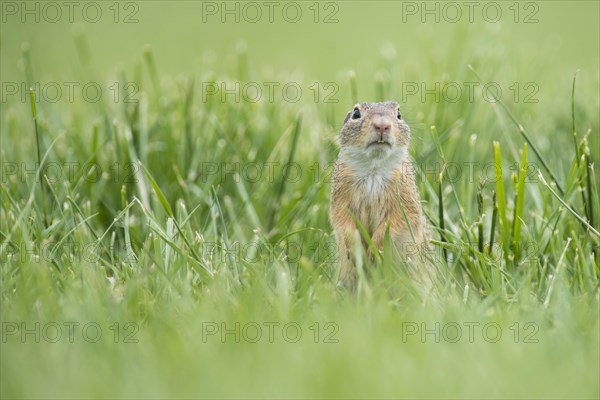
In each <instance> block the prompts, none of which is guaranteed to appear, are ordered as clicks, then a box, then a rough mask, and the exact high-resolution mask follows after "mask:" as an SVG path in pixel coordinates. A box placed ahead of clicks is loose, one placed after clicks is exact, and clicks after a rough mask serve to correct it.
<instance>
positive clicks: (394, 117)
mask: <svg viewBox="0 0 600 400" xmlns="http://www.w3.org/2000/svg"><path fill="white" fill-rule="evenodd" d="M339 141H340V152H339V155H338V159H337V161H336V163H335V166H334V170H333V181H332V187H331V209H330V214H331V223H332V225H333V228H334V231H335V238H336V242H337V250H338V263H339V280H340V282H341V283H343V284H346V285H349V286H353V285H354V284H355V283H356V278H357V271H356V267H355V263H354V254H355V243H356V242H355V240H356V239H357V238H359V237H360V236H359V235H358V233H357V229H356V225H355V223H354V220H353V217H355V218H356V219H357V220H358V221H360V223H361V224H362V225H363V226H364V227H365V229H366V231H367V233H368V234H369V235H370V237H371V239H372V241H373V244H374V245H375V247H376V248H377V249H378V250H382V249H383V245H384V238H385V233H386V229H387V226H388V225H389V230H390V236H391V238H392V241H393V243H394V245H395V246H394V247H395V248H396V254H398V255H400V256H402V257H403V259H404V260H406V259H411V260H414V259H417V258H419V253H418V251H419V250H421V251H422V249H423V248H424V247H426V246H427V243H428V236H429V234H428V227H427V220H426V219H425V217H424V214H423V210H422V208H421V203H420V197H419V193H418V191H417V186H416V184H415V179H414V178H415V174H414V169H413V166H412V164H411V162H410V160H409V159H408V144H409V141H410V128H409V127H408V125H407V124H406V122H405V121H404V119H402V116H401V114H400V108H399V105H398V103H396V102H391V101H388V102H385V103H359V104H357V105H356V106H354V109H353V110H352V111H350V112H349V113H348V114H347V115H346V118H345V119H344V124H343V126H342V129H341V131H340V134H339ZM407 222H408V224H410V229H409V227H408V224H407ZM359 240H360V239H359ZM363 246H365V244H364V241H363ZM364 249H365V252H366V254H369V255H371V258H372V256H373V255H372V254H371V252H370V250H369V249H368V248H367V247H366V246H365V247H364Z"/></svg>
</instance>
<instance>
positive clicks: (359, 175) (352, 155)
mask: <svg viewBox="0 0 600 400" xmlns="http://www.w3.org/2000/svg"><path fill="white" fill-rule="evenodd" d="M406 153H407V151H406V148H395V149H391V148H388V147H387V146H383V147H376V148H369V149H364V148H349V149H346V150H345V151H344V154H343V157H344V159H345V160H346V162H347V165H348V167H349V168H350V169H351V170H352V172H351V173H352V174H353V175H354V177H355V189H356V192H355V193H353V194H354V197H355V199H356V200H359V198H362V200H365V201H372V200H375V199H378V198H380V197H381V195H382V193H383V192H384V191H385V190H386V189H387V188H389V186H390V185H391V184H392V181H393V178H394V175H395V173H396V171H397V170H398V168H400V167H401V165H402V163H403V162H404V160H405V159H406V156H407V154H406Z"/></svg>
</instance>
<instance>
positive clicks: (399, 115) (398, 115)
mask: <svg viewBox="0 0 600 400" xmlns="http://www.w3.org/2000/svg"><path fill="white" fill-rule="evenodd" d="M396 117H398V119H402V115H401V114H400V110H398V114H397V115H396Z"/></svg>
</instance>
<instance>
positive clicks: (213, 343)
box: [0, 2, 600, 398]
mask: <svg viewBox="0 0 600 400" xmlns="http://www.w3.org/2000/svg"><path fill="white" fill-rule="evenodd" d="M190 7H191V6H190ZM349 7H354V8H356V7H358V6H357V5H356V2H353V3H352V6H349ZM555 7H558V6H555ZM354 8H352V9H351V10H350V11H348V10H347V9H346V8H343V10H342V11H344V10H346V14H343V15H342V16H344V17H348V18H350V17H352V16H353V17H356V15H359V14H357V13H359V11H357V10H354ZM351 11H352V12H351ZM584 14H586V13H583V12H582V18H584ZM587 14H589V13H587ZM553 15H554V14H553ZM544 16H545V17H548V19H551V17H552V15H550V14H548V15H544ZM382 18H388V16H383V17H382ZM596 22H597V21H596ZM351 25H352V24H349V25H344V24H340V26H338V27H337V28H338V29H339V35H338V34H336V35H335V36H333V37H326V38H325V39H324V40H326V41H332V42H335V43H338V44H341V43H346V44H347V43H348V41H347V40H346V39H347V37H348V35H347V34H348V33H349V32H352V29H351ZM311 26H312V25H311ZM43 28H44V27H40V28H39V29H40V32H43ZM204 28H205V27H202V29H204ZM301 28H302V29H305V31H306V32H308V28H307V27H306V26H302V27H301ZM446 28H448V27H446ZM446 28H442V27H441V28H440V29H441V30H443V29H446ZM536 28H537V27H536ZM539 28H540V29H548V27H546V26H545V25H541V26H540V27H539ZM592 28H594V29H596V30H597V28H598V26H593V27H592ZM8 29H9V28H7V27H6V26H4V27H3V30H2V38H3V41H2V46H3V47H2V51H3V52H8V53H9V54H14V52H13V53H11V52H12V51H13V50H12V49H14V48H18V46H20V43H18V45H15V43H14V42H15V41H16V40H17V39H10V38H7V37H6V35H7V30H8ZM19 29H22V28H19ZM19 29H15V33H16V34H20V35H21V36H24V37H25V38H26V37H27V35H26V34H24V33H23V32H21V31H19ZM44 29H45V28H44ZM119 29H120V28H119ZM146 29H147V34H148V35H151V34H152V32H151V31H152V29H150V28H146ZM173 29H177V27H174V28H173ZM286 29H287V28H286ZM290 29H291V28H290ZM299 29H300V28H299ZM302 29H300V31H301V30H302ZM315 29H317V30H319V29H324V28H323V27H317V28H315ZM377 29H381V31H379V32H385V29H383V28H382V27H378V28H377ZM494 29H496V28H494ZM494 29H490V30H489V31H487V30H485V31H482V32H483V33H481V35H480V36H478V35H473V33H474V32H479V31H477V27H476V26H462V25H461V26H457V27H456V29H454V28H453V29H451V31H452V32H453V34H454V35H455V37H456V38H457V39H460V40H462V42H461V43H463V45H464V49H463V50H460V49H459V48H458V47H456V46H458V45H456V44H450V45H449V46H450V47H448V48H447V49H441V48H440V47H439V46H437V45H436V40H435V38H432V37H429V36H427V35H426V34H424V35H423V36H422V37H421V36H420V37H419V38H417V39H415V40H417V43H415V44H412V45H411V46H409V47H408V48H406V52H407V53H409V54H414V53H413V52H414V51H416V50H415V49H419V51H422V54H421V56H420V58H419V61H418V62H416V61H411V60H410V59H406V58H403V57H394V56H390V55H389V54H392V53H393V51H392V50H390V49H389V45H387V46H388V47H386V46H384V50H383V51H380V48H381V46H382V45H385V43H386V42H385V41H384V40H381V42H377V44H376V45H375V46H374V47H375V50H373V51H374V55H373V58H372V63H367V64H364V63H359V62H356V61H355V62H354V64H353V63H352V62H351V61H349V60H351V59H352V58H349V56H348V54H350V53H349V52H348V51H349V50H348V49H341V50H340V57H341V58H342V59H343V60H346V61H344V63H343V64H342V65H340V66H338V67H336V68H334V67H332V66H331V63H325V62H324V61H321V60H320V58H319V57H320V55H319V54H315V55H307V60H306V65H305V68H306V71H310V72H307V73H306V76H303V74H299V73H297V72H294V71H285V70H277V69H270V68H269V65H272V64H276V58H275V56H274V55H273V54H272V53H268V49H266V48H265V47H264V46H263V45H261V44H260V42H257V41H256V40H254V39H255V36H253V35H257V32H255V31H250V32H249V33H248V35H249V36H248V38H247V40H248V42H249V45H248V46H247V47H246V46H237V48H236V49H234V48H233V47H226V48H227V50H223V51H226V52H227V54H229V55H230V56H231V59H230V60H231V61H232V62H231V63H229V64H227V66H219V65H215V64H214V63H213V62H212V61H211V58H210V57H208V61H202V63H203V64H202V68H201V69H200V70H199V72H198V71H192V67H189V66H186V64H185V62H186V60H187V58H186V57H185V56H180V58H176V59H173V58H169V57H161V56H160V55H159V54H160V51H157V52H156V53H155V51H154V49H153V47H141V46H140V47H139V48H138V49H137V56H136V58H135V60H134V61H132V62H129V61H126V62H124V65H123V66H121V67H119V68H118V69H117V70H116V72H115V70H109V69H104V67H102V68H100V67H98V65H101V66H104V65H105V64H106V63H107V62H108V61H107V59H106V57H109V52H106V51H104V52H102V51H101V50H97V51H98V52H99V53H100V54H96V53H95V50H94V49H95V47H94V46H90V43H91V44H94V43H96V42H94V40H93V38H96V36H94V35H97V34H98V32H97V31H94V30H93V29H91V28H89V31H90V32H86V30H85V29H84V30H83V33H82V32H79V31H77V32H76V36H75V38H72V37H70V35H71V33H70V32H69V33H68V36H69V38H70V40H72V42H73V43H76V46H74V48H76V49H78V50H75V51H74V56H75V57H76V59H77V60H79V61H78V62H80V64H78V65H80V66H77V67H73V70H74V71H76V73H74V74H75V75H76V76H78V77H79V78H78V79H80V80H81V81H82V82H86V81H90V80H92V81H93V80H94V79H96V80H97V81H98V82H115V81H117V82H119V83H120V87H121V88H124V87H125V84H126V83H127V82H135V84H136V85H137V89H139V90H138V92H137V98H138V99H139V102H137V103H125V102H123V101H118V102H114V101H112V100H111V99H110V96H109V95H105V96H104V97H103V98H102V101H100V102H98V103H89V102H82V101H75V102H73V103H69V102H66V101H60V102H57V103H55V104H52V103H50V102H48V101H43V100H42V101H40V102H39V103H37V104H36V106H37V107H35V108H34V110H32V108H31V106H30V103H29V99H27V102H22V101H20V98H18V99H15V98H12V99H11V100H9V101H6V102H3V103H2V110H1V115H0V128H1V132H2V136H1V139H2V146H1V148H0V154H1V157H2V168H3V170H2V173H3V175H2V181H1V188H2V197H1V202H2V208H1V211H0V219H1V227H0V236H1V238H2V253H1V256H2V259H1V265H2V268H1V270H0V276H1V279H2V282H1V289H0V296H1V305H0V314H1V320H2V321H1V322H2V343H1V353H0V367H1V376H0V395H1V397H2V398H64V397H72V398H81V397H84V398H166V397H209V398H215V397H216V398H264V397H272V398H281V397H286V398H304V397H314V398H324V397H335V398H598V396H599V395H600V382H599V379H598V376H599V374H600V367H599V363H598V360H599V358H600V348H599V339H600V320H599V313H598V309H599V293H600V292H599V283H600V267H599V257H600V255H599V254H598V253H599V252H600V248H599V245H600V237H599V236H598V233H597V231H598V230H599V225H600V224H599V216H600V199H599V197H600V196H599V194H600V192H599V190H598V187H599V186H600V180H599V178H598V173H597V162H598V160H600V146H599V140H598V137H599V136H600V135H598V131H599V128H600V126H599V120H598V110H599V109H600V100H599V99H598V87H600V82H599V80H598V75H597V72H598V64H597V60H594V59H593V58H592V59H584V58H583V56H582V57H581V58H578V59H577V61H576V62H575V61H573V60H568V59H564V58H561V59H560V60H558V61H557V62H556V63H553V64H552V63H551V64H552V65H551V66H548V67H547V68H546V69H541V70H538V67H537V66H536V65H532V64H531V62H530V61H527V60H529V59H535V60H540V59H542V60H545V59H548V57H549V54H551V55H552V54H554V53H552V52H550V53H548V52H549V50H547V48H546V47H544V46H545V44H546V43H547V42H543V44H544V46H536V44H535V43H534V42H535V41H525V43H524V44H523V45H524V46H528V47H527V48H528V51H530V54H527V55H521V56H520V58H519V57H517V58H515V59H514V63H515V65H518V66H519V67H520V69H519V68H513V67H512V66H510V65H506V68H505V67H502V68H498V65H500V64H502V63H503V62H504V61H505V60H504V59H503V57H502V55H501V54H500V53H498V54H496V53H494V52H490V50H489V48H488V46H489V43H490V40H496V41H500V40H508V41H507V44H506V46H507V48H508V49H507V50H506V52H509V53H510V52H512V51H516V50H514V48H512V47H511V46H512V44H511V43H510V40H509V39H510V38H511V37H512V36H511V35H512V34H513V33H512V32H511V31H510V29H507V28H506V27H504V26H502V27H497V31H495V30H494ZM519 29H525V28H522V27H521V28H519ZM531 29H532V32H537V31H535V29H534V28H531ZM311 32H312V31H311ZM377 32H378V31H377V30H375V32H374V33H373V35H374V37H375V36H377V35H378V33H377ZM112 34H113V33H109V32H108V31H106V35H107V37H110V35H112ZM166 34H167V35H169V33H166ZM313 34H315V33H314V32H313V33H307V35H309V37H312V36H310V35H313ZM535 34H536V35H537V33H535ZM571 34H572V35H574V36H573V37H575V38H578V40H579V39H580V40H581V41H582V43H583V42H584V41H585V40H588V39H586V34H584V33H577V32H574V33H571ZM17 37H19V36H18V35H17ZM377 37H379V36H377ZM131 40H133V39H131ZM161 40H162V39H161ZM222 40H223V43H224V44H225V45H226V44H227V41H228V37H227V36H224V38H223V39H222ZM293 40H294V39H292V41H293ZM364 40H365V39H364V38H357V43H356V44H357V46H358V45H361V44H363V41H364ZM394 40H396V39H394ZM398 40H399V39H398ZM589 40H591V39H589ZM182 41H183V42H182V44H181V46H182V48H183V47H184V46H185V43H186V42H185V39H184V38H183V39H182ZM6 42H8V44H5V43H6ZM127 43H129V42H127ZM150 43H154V42H152V41H150ZM157 43H160V41H158V42H157ZM586 43H587V42H586ZM592 43H593V41H592ZM350 44H352V42H351V41H350ZM582 46H583V47H585V48H588V47H586V46H587V45H584V44H582ZM158 47H159V48H160V49H162V51H163V52H164V51H166V50H165V49H166V48H165V47H161V46H158ZM392 47H395V48H396V54H399V53H400V52H401V51H402V50H404V49H403V48H402V46H401V42H394V43H393V46H392ZM538 47H539V48H538ZM591 47H593V46H591ZM204 50H206V49H204ZM18 51H22V53H21V54H20V55H18V54H17V55H18V56H19V57H20V58H21V61H20V64H19V65H20V67H21V68H22V70H18V69H14V70H13V71H9V72H6V74H7V75H5V76H3V81H5V80H11V79H15V80H19V81H20V80H26V81H27V82H35V81H36V80H37V79H45V78H42V77H44V76H45V75H46V74H50V76H52V73H49V72H47V71H54V70H55V69H56V68H57V67H58V66H60V65H64V64H65V60H64V59H59V61H58V62H56V61H52V60H53V59H54V57H57V56H56V55H53V54H50V53H51V52H50V51H45V52H44V51H41V50H40V49H39V47H38V46H36V45H35V44H34V45H33V46H32V47H28V46H25V47H24V48H23V49H22V50H18ZM56 51H57V52H60V51H62V50H60V49H57V50H56ZM220 51H221V50H220ZM286 51H287V50H286ZM366 51H370V50H366ZM390 52H391V53H390ZM264 54H271V55H272V57H274V58H272V59H269V58H267V60H266V61H265V60H264V59H262V58H260V57H262V56H264ZM597 54H598V53H597V50H596V56H597ZM259 55H260V56H259ZM196 56H197V55H194V57H196ZM46 57H48V58H46ZM190 58H191V56H190ZM596 58H597V57H596ZM5 59H6V58H5V57H3V63H7V61H5ZM269 60H271V61H269ZM440 60H443V61H444V65H440V63H439V61H440ZM582 60H583V61H582ZM586 60H587V61H586ZM46 61H47V63H48V65H47V66H46V65H45V62H46ZM117 61H119V60H118V59H117V60H114V65H116V64H117ZM96 62H98V63H99V64H96ZM536 62H537V61H536ZM572 62H573V63H575V64H577V67H578V68H579V69H580V70H581V72H579V74H578V75H577V80H576V81H575V80H574V75H575V73H576V69H575V68H571V67H572ZM177 63H181V64H183V65H184V66H179V67H174V65H177ZM414 63H417V64H414ZM325 64H326V65H325ZM3 65H4V64H3ZM114 65H111V66H110V68H115V67H114ZM161 65H168V66H169V67H168V68H165V70H163V69H162V68H161ZM415 65H416V66H415ZM471 65H472V67H471ZM94 66H96V67H94ZM418 66H420V67H421V68H417V67H418ZM96 68H97V69H96ZM173 69H175V71H176V72H175V73H173V72H172V71H173ZM331 69H334V71H335V76H336V78H335V79H334V80H332V81H335V83H336V84H337V85H338V88H339V92H338V95H337V96H336V98H337V99H338V100H339V102H338V103H325V102H323V101H322V100H323V96H325V95H326V94H327V92H323V91H322V92H321V93H320V96H321V98H320V101H318V102H315V100H314V97H313V92H312V91H310V90H309V89H308V88H309V86H310V85H311V84H312V81H313V80H314V79H317V80H321V81H329V80H331V79H329V78H320V77H321V76H329V74H330V72H329V71H330V70H331ZM27 71H29V72H27ZM319 71H322V72H319ZM349 71H351V72H349ZM27 75H30V76H29V77H28V76H27ZM6 76H8V78H7V77H6ZM35 76H40V78H35ZM60 77H61V79H62V78H64V76H60ZM115 77H116V78H115ZM315 77H316V78H315ZM313 78H314V79H313ZM55 79H58V78H55ZM64 80H65V81H68V79H66V78H65V79H64ZM225 80H226V81H229V82H233V81H236V80H240V81H242V82H265V81H267V82H268V81H278V82H289V81H295V82H298V83H299V84H300V86H301V87H302V88H303V89H304V90H306V93H309V95H307V96H303V97H302V99H301V101H299V102H298V103H292V102H286V101H281V99H279V100H277V101H274V102H268V101H264V100H263V101H259V102H245V101H240V102H238V103H236V102H231V101H229V102H223V101H220V99H219V98H218V97H215V96H213V97H210V96H209V97H208V98H207V99H206V101H203V99H202V90H201V88H202V86H201V85H202V83H207V82H208V83H210V82H221V81H225ZM412 81H416V82H421V81H427V82H436V81H437V82H467V81H468V82H476V81H482V82H489V81H496V82H501V83H502V84H503V88H504V89H505V91H506V93H511V95H507V94H506V93H505V95H504V96H503V97H502V101H501V102H496V103H493V102H492V103H490V102H487V101H485V100H484V99H482V98H481V97H476V98H475V99H474V100H473V101H468V100H467V99H466V98H464V97H463V98H461V99H460V101H458V102H447V101H434V100H433V97H432V96H430V97H427V98H426V101H421V100H420V98H419V97H418V96H416V97H409V98H408V99H407V101H406V102H403V103H402V104H401V107H402V109H403V115H404V116H405V118H406V119H407V121H408V123H409V125H410V126H411V128H412V132H413V136H412V144H411V151H410V153H411V155H412V157H413V158H414V160H415V162H416V169H417V171H418V176H417V180H418V186H419V189H420V191H421V193H422V198H423V205H424V209H425V211H426V214H427V216H428V217H429V219H430V221H431V225H432V231H433V235H432V239H433V241H432V243H433V246H432V247H433V248H434V249H435V251H434V252H433V253H432V254H430V255H429V258H430V259H431V260H432V261H431V262H432V263H433V264H434V266H435V269H436V270H437V271H438V274H437V277H436V284H435V288H434V290H432V291H425V290H423V289H422V288H420V287H418V286H417V285H414V284H413V283H412V281H411V280H410V279H409V278H408V276H407V275H408V274H407V270H409V269H410V267H411V266H410V265H393V266H392V265H390V263H389V259H388V258H386V257H383V260H380V261H379V265H378V267H377V268H375V269H374V270H373V271H372V273H371V274H368V278H365V276H364V274H361V278H360V282H359V285H358V289H357V291H356V293H350V292H348V291H346V290H343V289H340V288H339V287H337V286H336V282H335V280H334V275H335V262H334V261H335V260H334V259H335V256H334V249H335V244H334V241H333V237H332V229H331V226H330V224H329V215H328V208H329V190H330V185H329V179H330V176H329V174H330V172H331V168H330V164H329V163H331V162H332V161H333V160H335V157H336V154H337V144H336V137H335V136H336V133H337V131H338V130H339V127H340V124H341V121H342V118H343V117H344V115H345V112H346V111H347V109H350V108H351V107H352V104H353V101H354V99H358V100H367V101H369V100H382V99H384V98H385V99H388V98H390V99H392V98H395V99H400V100H401V99H402V83H403V82H412ZM529 81H535V82H536V83H537V84H538V86H539V88H540V92H539V95H537V96H538V98H539V100H540V101H539V102H538V103H524V102H522V101H514V99H513V98H512V92H510V91H509V90H508V89H507V87H508V86H509V85H510V84H511V83H512V82H518V83H519V85H520V89H521V90H524V83H526V82H529ZM107 86H108V85H107ZM108 93H112V92H110V91H108V89H107V91H106V92H105V94H108ZM36 95H37V96H39V95H40V94H39V93H36ZM380 97H381V98H380ZM34 104H35V103H34ZM32 111H33V114H32ZM432 127H433V128H432ZM36 163H37V166H36ZM222 163H226V164H225V165H224V164H222ZM595 163H596V164H595ZM40 165H41V168H40V167H39V166H40ZM52 166H60V167H61V172H62V175H61V176H59V177H57V176H56V173H55V170H54V169H52V168H53V167H52ZM69 166H72V167H69ZM92 166H93V168H92ZM284 166H291V167H290V168H288V169H287V170H286V169H285V168H283V167H284ZM469 166H472V169H470V168H471V167H469ZM14 168H16V170H15V169H14ZM258 168H262V174H261V175H260V177H258V176H257V175H256V174H257V171H258ZM459 168H460V169H459ZM457 171H459V172H457ZM500 171H501V174H500V173H499V172H500ZM471 172H472V174H471ZM496 178H498V179H496ZM388 245H389V243H388ZM388 253H389V248H388V249H386V251H385V252H384V256H385V254H388ZM364 267H365V268H369V267H371V266H369V265H365V266H364ZM36 324H39V325H37V326H39V329H38V328H37V326H36ZM74 324H75V325H74ZM77 324H78V325H77ZM222 324H223V325H222ZM236 324H239V325H236ZM57 326H58V327H60V329H61V332H62V336H61V337H60V338H58V340H57V341H56V342H53V338H54V337H55V332H56V329H57ZM69 326H71V327H72V328H71V329H73V331H72V332H73V335H72V342H71V340H70V335H69ZM237 326H239V329H238V328H236V327H237ZM84 327H85V330H84ZM257 327H258V328H260V331H261V335H260V336H259V337H257V336H256V332H257ZM284 327H285V328H284ZM298 327H299V328H300V329H301V333H300V334H297V333H298ZM222 328H226V329H228V330H229V333H227V332H225V336H223V337H222V336H221V334H222V333H223V330H222ZM25 329H28V330H29V331H27V332H29V333H27V332H26V331H25ZM98 329H100V330H101V335H99V336H98V337H97V341H96V337H95V336H97V335H96V333H97V332H98ZM215 329H216V331H215ZM457 329H460V335H458V332H459V331H457ZM271 330H272V331H271ZM232 331H233V332H234V333H232ZM235 332H237V337H236V333H235ZM271 334H272V337H271ZM36 335H38V336H39V338H37V337H36ZM296 336H297V337H296ZM238 339H239V340H238ZM296 339H297V340H296Z"/></svg>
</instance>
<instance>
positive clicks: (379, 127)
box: [372, 116, 392, 134]
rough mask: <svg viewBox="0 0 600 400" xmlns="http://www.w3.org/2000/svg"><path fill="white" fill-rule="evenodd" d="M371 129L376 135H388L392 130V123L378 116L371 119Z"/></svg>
mask: <svg viewBox="0 0 600 400" xmlns="http://www.w3.org/2000/svg"><path fill="white" fill-rule="evenodd" d="M372 126H373V129H375V132H377V133H381V134H383V133H388V132H389V131H390V130H391V129H392V123H391V121H390V120H389V118H386V117H385V116H378V117H375V118H374V119H373V122H372Z"/></svg>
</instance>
